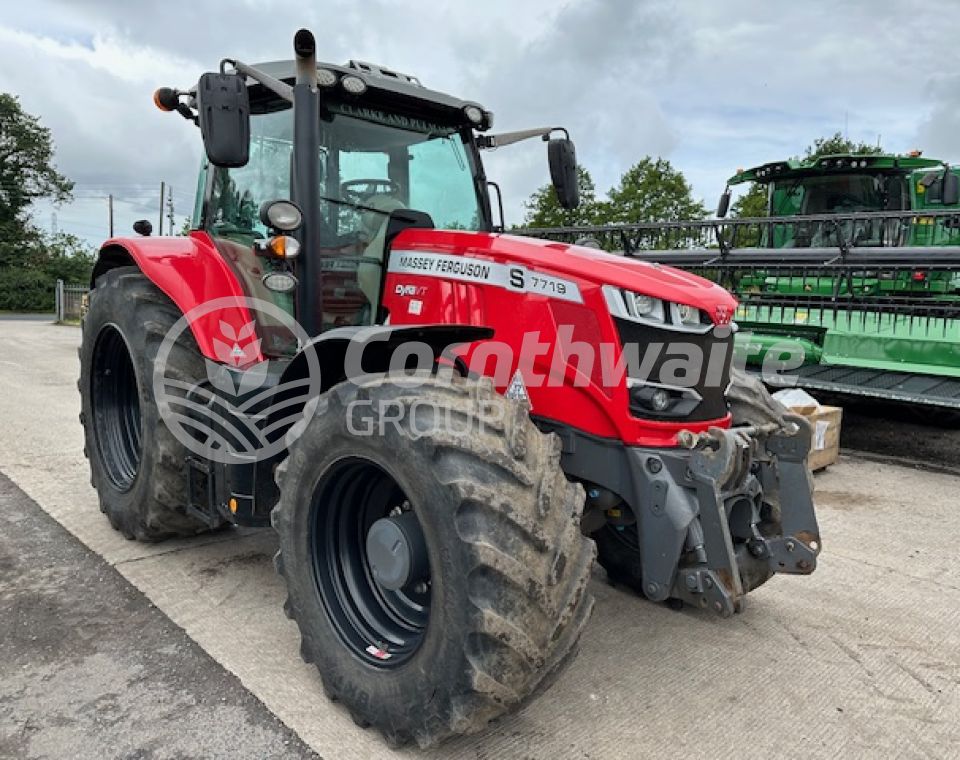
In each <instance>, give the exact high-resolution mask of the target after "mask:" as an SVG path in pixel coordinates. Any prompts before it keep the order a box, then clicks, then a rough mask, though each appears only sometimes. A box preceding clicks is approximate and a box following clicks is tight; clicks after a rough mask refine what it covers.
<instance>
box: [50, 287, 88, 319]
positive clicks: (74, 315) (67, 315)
mask: <svg viewBox="0 0 960 760" xmlns="http://www.w3.org/2000/svg"><path fill="white" fill-rule="evenodd" d="M89 292H90V288H88V287H87V286H86V285H77V284H68V283H65V282H64V281H63V280H57V289H56V312H57V321H58V322H78V321H79V320H80V317H82V316H83V309H84V296H85V295H86V294H87V293H89Z"/></svg>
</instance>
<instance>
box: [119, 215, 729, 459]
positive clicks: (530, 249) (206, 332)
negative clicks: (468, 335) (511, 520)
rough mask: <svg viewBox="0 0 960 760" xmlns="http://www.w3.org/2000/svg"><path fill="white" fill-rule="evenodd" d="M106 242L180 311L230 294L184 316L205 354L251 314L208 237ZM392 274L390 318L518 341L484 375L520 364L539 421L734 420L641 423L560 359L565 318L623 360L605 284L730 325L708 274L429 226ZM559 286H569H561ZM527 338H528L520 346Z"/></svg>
mask: <svg viewBox="0 0 960 760" xmlns="http://www.w3.org/2000/svg"><path fill="white" fill-rule="evenodd" d="M111 247H112V248H122V249H123V250H125V251H126V252H127V253H129V255H130V256H131V257H132V258H133V259H134V261H135V262H136V263H137V265H138V266H139V267H140V269H141V270H142V271H143V272H144V274H145V275H146V276H147V277H148V278H150V280H151V281H152V282H153V283H154V284H156V285H157V287H159V288H160V289H161V290H162V291H163V292H164V293H165V294H166V295H167V296H169V297H170V299H171V300H172V301H173V302H174V303H175V304H176V305H177V306H178V307H179V309H180V310H181V311H182V312H183V313H184V314H188V313H189V312H190V311H191V310H192V309H194V308H196V307H197V306H200V305H202V304H205V303H207V302H209V301H212V300H214V299H218V298H228V299H234V300H235V301H236V305H235V306H229V307H228V308H221V309H217V310H216V311H215V312H211V313H210V314H206V315H203V316H200V317H199V318H196V319H192V320H191V323H190V327H191V330H192V331H193V334H194V336H195V338H196V341H197V344H198V347H199V349H200V352H201V353H202V354H203V355H204V356H206V357H207V358H209V359H212V360H214V361H222V360H223V357H222V356H220V355H219V354H218V352H217V350H216V348H215V345H214V341H215V340H216V339H218V338H221V337H222V334H223V330H222V328H221V325H220V323H221V322H226V323H227V324H228V325H229V326H230V328H232V330H233V331H234V333H239V332H240V330H241V328H242V327H243V326H244V325H246V324H248V323H249V322H250V321H251V320H252V319H253V317H252V316H251V314H250V312H249V310H248V309H247V307H246V305H245V304H244V301H243V299H244V298H245V297H246V296H247V295H248V294H247V293H245V292H244V289H243V286H242V284H241V281H240V279H239V278H238V276H237V274H236V273H235V272H234V271H233V269H232V268H231V267H230V265H229V263H228V262H227V261H225V259H224V257H223V256H222V255H221V254H220V252H219V250H218V249H217V247H216V246H215V245H214V242H213V240H211V238H210V237H209V235H207V233H205V232H192V233H191V234H190V236H189V237H156V238H153V237H148V238H114V239H111V240H108V241H107V242H106V243H104V246H103V249H104V250H106V249H108V248H111ZM404 252H406V253H407V254H414V255H416V254H425V255H426V256H427V257H429V255H430V254H433V255H435V256H436V255H445V256H451V257H456V259H457V260H458V262H462V263H463V265H464V266H469V265H471V264H475V265H479V266H483V265H484V264H485V263H490V264H494V265H509V266H507V267H505V269H504V271H507V270H509V271H512V270H513V269H515V268H520V269H522V270H523V272H524V276H525V277H526V282H525V287H523V288H515V287H511V286H510V283H508V282H507V281H501V282H470V281H464V280H463V279H462V278H459V279H458V278H456V277H445V276H444V273H443V272H433V273H430V274H425V273H422V272H416V271H413V270H411V269H409V268H408V269H407V270H405V271H394V270H395V268H396V265H397V263H398V262H399V261H400V260H401V259H402V258H403V256H404ZM390 270H391V271H389V272H387V274H386V280H385V283H384V297H383V305H384V306H385V307H386V308H387V309H388V310H389V312H390V323H391V324H393V325H421V324H422V325H433V324H446V325H457V324H459V325H475V326H479V327H490V328H493V330H494V331H495V335H494V338H493V339H492V340H493V341H498V342H500V343H503V344H506V345H507V346H510V347H511V348H512V349H513V362H512V363H511V364H510V366H509V372H507V373H504V372H503V370H505V369H507V368H506V367H502V366H499V365H497V364H496V356H493V357H489V363H483V362H480V364H481V366H483V367H487V368H489V371H487V372H485V374H491V375H495V377H494V379H495V383H496V385H497V389H498V390H499V391H500V392H506V390H507V387H508V385H509V383H510V380H511V378H512V377H513V376H514V373H515V372H516V370H517V369H518V367H520V368H521V370H522V374H523V376H524V381H525V383H526V386H527V387H526V391H527V393H528V395H529V398H530V402H531V405H532V412H533V414H535V415H537V416H538V417H543V418H546V419H549V420H553V421H556V422H559V423H561V424H564V425H568V426H571V427H574V428H577V429H578V430H581V431H583V432H586V433H590V434H593V435H597V436H601V437H604V438H613V439H618V440H621V441H623V442H624V443H626V444H628V445H635V446H650V447H670V446H676V445H677V441H676V436H677V433H678V432H679V431H680V430H690V431H692V432H700V431H704V430H706V429H708V428H709V427H712V426H719V427H729V425H730V417H729V415H728V416H726V417H724V418H721V419H717V420H708V421H701V422H692V421H680V422H659V421H652V420H645V419H638V418H636V417H634V416H632V415H631V414H630V412H629V402H628V396H627V388H626V384H625V383H624V382H618V383H614V384H610V383H606V382H604V378H603V377H602V373H601V372H600V366H599V362H596V363H595V365H594V369H593V372H591V374H590V376H589V377H585V376H583V375H580V374H579V367H578V366H577V364H576V362H575V361H572V362H570V361H567V358H566V357H564V356H563V354H562V352H561V353H558V352H556V349H555V345H554V344H555V343H556V336H557V334H558V329H559V328H560V326H561V325H567V326H570V328H572V334H571V337H572V340H573V341H582V342H584V343H588V344H590V345H593V346H598V345H601V344H605V345H608V346H610V347H611V350H612V351H613V356H612V359H613V362H614V363H616V362H617V361H618V360H619V359H620V351H619V346H620V338H619V334H618V332H617V329H616V325H615V323H614V321H613V318H612V316H611V315H610V310H609V307H608V305H607V303H606V299H605V297H604V295H603V292H602V290H601V288H602V286H603V285H605V284H610V285H614V286H617V287H621V288H626V289H629V290H632V291H635V292H638V293H646V294H649V295H651V296H655V297H657V298H660V299H664V300H668V301H672V302H675V303H680V304H689V305H691V306H696V307H697V308H700V309H702V310H703V311H705V312H706V313H707V314H709V315H710V316H711V318H712V319H713V321H714V322H715V323H716V324H725V323H728V322H729V321H730V318H731V317H732V315H733V314H734V311H735V309H736V300H735V299H734V298H733V296H731V295H730V294H729V293H728V292H727V291H726V290H724V289H723V288H721V287H719V286H717V285H716V284H714V283H712V282H709V281H707V280H704V279H702V278H700V277H696V276H695V275H691V274H688V273H686V272H682V271H679V270H675V269H671V268H670V267H664V266H660V265H657V264H648V263H645V262H640V261H634V260H631V259H626V258H623V257H622V256H615V255H613V254H608V253H604V252H602V251H598V250H595V249H592V248H584V247H581V246H572V245H566V244H563V243H556V242H549V241H543V240H535V239H532V238H526V237H515V236H510V235H493V234H485V233H476V232H453V231H442V230H426V229H409V230H405V231H404V232H402V233H400V235H398V236H397V237H396V239H395V240H394V241H393V244H392V246H391V254H390ZM505 276H506V275H505ZM570 285H572V286H573V287H572V288H570ZM558 288H570V289H569V290H568V292H558V291H557V289H558ZM573 293H575V295H576V297H575V298H574V297H573V295H572V294H573ZM534 333H539V338H538V339H537V340H538V342H539V344H540V346H539V349H540V350H539V351H538V350H537V347H535V346H534V345H533V342H532V341H531V334H534ZM525 335H526V336H527V340H528V343H527V344H526V346H527V347H526V349H522V348H521V347H522V346H524V345H525V344H524V337H525ZM489 343H490V341H484V342H480V343H477V344H474V345H472V346H470V347H469V348H468V349H467V350H465V351H464V358H465V359H466V360H467V362H468V364H470V365H471V367H475V366H476V362H474V360H475V359H477V358H478V354H479V355H480V356H482V352H483V351H484V345H485V344H489ZM221 353H222V352H221ZM558 356H559V358H560V361H559V362H558V361H557V357H558ZM246 359H247V360H248V361H249V360H253V361H261V360H262V359H263V356H262V355H261V354H259V353H258V355H257V356H248V357H246ZM558 372H559V375H560V376H561V377H562V378H563V380H564V381H563V382H560V383H556V382H554V383H551V384H550V385H547V384H546V383H544V384H543V385H542V386H537V385H536V383H535V378H536V377H545V376H547V375H550V374H551V373H552V374H553V377H554V378H556V377H557V373H558ZM531 373H532V375H531Z"/></svg>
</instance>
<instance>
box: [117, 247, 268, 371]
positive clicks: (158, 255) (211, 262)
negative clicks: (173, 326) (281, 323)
mask: <svg viewBox="0 0 960 760" xmlns="http://www.w3.org/2000/svg"><path fill="white" fill-rule="evenodd" d="M110 247H114V248H122V249H124V250H125V251H126V252H127V253H129V254H130V256H131V257H132V258H133V260H134V261H135V262H136V263H137V266H138V267H140V270H141V271H142V272H143V273H144V274H145V275H146V276H147V277H148V278H149V279H150V281H151V282H153V284H154V285H156V286H157V287H158V288H160V290H162V291H163V292H164V293H166V294H167V296H168V297H169V298H170V300H171V301H173V302H174V303H175V304H176V305H177V307H179V309H180V311H181V312H182V313H183V314H189V312H190V311H191V310H192V309H194V308H196V307H197V306H200V305H202V304H205V303H208V302H210V301H213V300H215V299H218V298H229V299H236V302H237V303H236V306H227V307H226V308H220V309H217V310H216V311H212V312H210V313H208V314H204V315H201V316H199V317H198V318H196V319H191V320H190V329H191V330H192V331H193V335H194V338H196V341H197V346H198V347H199V349H200V353H202V354H203V355H204V356H206V357H207V358H209V359H212V360H214V361H222V356H219V355H218V352H217V351H216V349H215V347H214V343H213V341H214V339H217V338H221V336H222V333H223V331H222V329H221V327H220V322H225V323H227V324H228V325H229V326H230V327H231V328H232V329H233V331H234V333H235V334H237V333H239V332H240V329H241V328H242V327H243V326H244V325H246V324H248V323H249V322H250V321H251V320H252V319H253V317H252V316H251V315H250V312H249V310H248V309H247V307H246V305H245V304H244V301H243V299H244V298H245V297H246V296H247V294H246V293H245V292H244V290H243V287H242V286H241V284H240V281H239V279H238V278H237V276H236V274H234V272H233V270H232V269H231V268H230V266H229V265H228V264H227V262H226V261H225V260H224V258H223V256H221V255H220V252H219V251H218V250H217V248H216V246H214V244H213V241H212V240H211V239H210V236H209V235H208V234H207V233H206V232H191V233H190V236H189V237H140V238H111V239H110V240H108V241H107V242H105V243H104V244H103V246H102V249H101V250H104V249H107V248H110ZM221 353H222V352H221ZM246 359H247V361H253V362H257V361H262V360H263V357H262V355H261V354H260V353H259V351H257V354H256V355H255V356H253V355H251V356H248V357H246Z"/></svg>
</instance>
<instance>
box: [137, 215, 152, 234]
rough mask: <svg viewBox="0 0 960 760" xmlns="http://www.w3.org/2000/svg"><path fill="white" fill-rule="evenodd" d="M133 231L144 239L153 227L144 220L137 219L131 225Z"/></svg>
mask: <svg viewBox="0 0 960 760" xmlns="http://www.w3.org/2000/svg"><path fill="white" fill-rule="evenodd" d="M133 231H134V232H136V233H137V234H138V235H143V236H144V237H149V236H150V234H151V233H152V232H153V225H152V224H150V222H148V221H147V220H146V219H137V221H135V222H134V223H133Z"/></svg>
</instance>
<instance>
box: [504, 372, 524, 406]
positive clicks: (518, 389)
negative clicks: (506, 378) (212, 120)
mask: <svg viewBox="0 0 960 760" xmlns="http://www.w3.org/2000/svg"><path fill="white" fill-rule="evenodd" d="M503 395H504V396H506V397H507V398H510V399H513V400H514V401H529V400H530V397H529V396H528V395H527V386H526V385H524V384H523V375H521V374H520V370H517V371H516V372H514V373H513V379H512V380H510V385H509V386H508V387H507V392H506V393H504V394H503Z"/></svg>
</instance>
